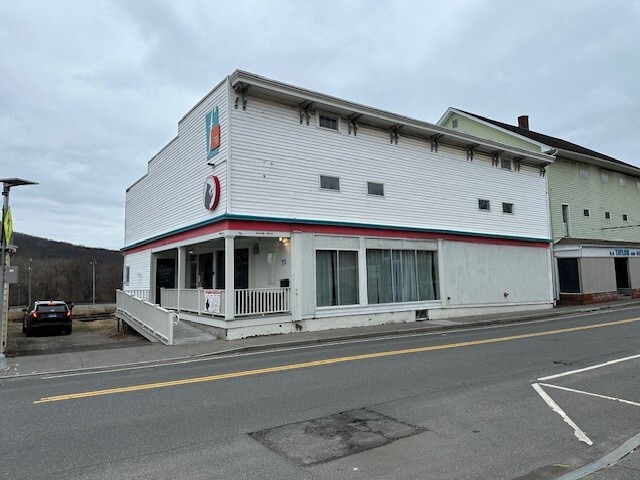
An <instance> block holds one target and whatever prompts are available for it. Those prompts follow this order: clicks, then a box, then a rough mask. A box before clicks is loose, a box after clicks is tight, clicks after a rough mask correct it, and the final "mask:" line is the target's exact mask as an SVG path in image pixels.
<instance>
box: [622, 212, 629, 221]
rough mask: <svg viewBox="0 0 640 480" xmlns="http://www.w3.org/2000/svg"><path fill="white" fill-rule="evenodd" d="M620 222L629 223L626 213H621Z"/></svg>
mask: <svg viewBox="0 0 640 480" xmlns="http://www.w3.org/2000/svg"><path fill="white" fill-rule="evenodd" d="M622 221H623V222H628V221H629V217H628V216H627V214H626V213H623V214H622Z"/></svg>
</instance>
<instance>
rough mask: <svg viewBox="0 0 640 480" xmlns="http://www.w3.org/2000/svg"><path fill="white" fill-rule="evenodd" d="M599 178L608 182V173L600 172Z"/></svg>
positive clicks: (603, 181)
mask: <svg viewBox="0 0 640 480" xmlns="http://www.w3.org/2000/svg"><path fill="white" fill-rule="evenodd" d="M600 180H602V183H607V182H609V174H608V173H604V172H603V173H601V174H600Z"/></svg>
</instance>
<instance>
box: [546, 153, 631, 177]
mask: <svg viewBox="0 0 640 480" xmlns="http://www.w3.org/2000/svg"><path fill="white" fill-rule="evenodd" d="M546 153H548V154H549V155H554V156H558V157H562V158H568V159H569V160H574V161H576V162H580V163H585V164H589V165H593V166H595V167H598V168H601V169H603V170H609V171H612V172H620V173H626V174H627V175H631V176H634V177H640V168H636V167H633V166H631V165H629V166H626V165H620V164H619V163H615V162H610V161H609V160H605V159H604V158H599V157H594V156H591V155H585V154H583V153H577V152H573V151H571V150H564V149H561V148H554V149H551V150H548V151H547V152H546Z"/></svg>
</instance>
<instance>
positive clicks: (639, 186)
mask: <svg viewBox="0 0 640 480" xmlns="http://www.w3.org/2000/svg"><path fill="white" fill-rule="evenodd" d="M636 188H637V189H638V190H640V182H636Z"/></svg>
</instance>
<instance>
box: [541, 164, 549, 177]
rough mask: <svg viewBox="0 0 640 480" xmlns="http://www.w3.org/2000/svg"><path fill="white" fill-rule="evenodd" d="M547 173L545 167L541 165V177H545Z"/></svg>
mask: <svg viewBox="0 0 640 480" xmlns="http://www.w3.org/2000/svg"><path fill="white" fill-rule="evenodd" d="M546 173H547V168H546V167H545V166H544V165H540V176H541V177H544V176H545V174H546Z"/></svg>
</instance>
